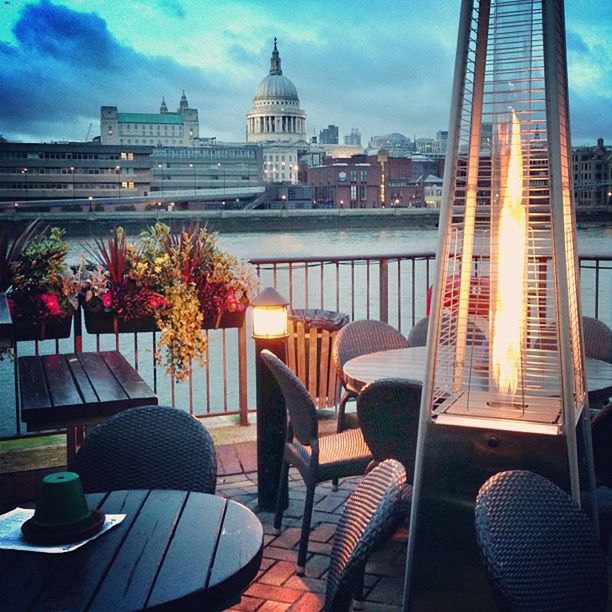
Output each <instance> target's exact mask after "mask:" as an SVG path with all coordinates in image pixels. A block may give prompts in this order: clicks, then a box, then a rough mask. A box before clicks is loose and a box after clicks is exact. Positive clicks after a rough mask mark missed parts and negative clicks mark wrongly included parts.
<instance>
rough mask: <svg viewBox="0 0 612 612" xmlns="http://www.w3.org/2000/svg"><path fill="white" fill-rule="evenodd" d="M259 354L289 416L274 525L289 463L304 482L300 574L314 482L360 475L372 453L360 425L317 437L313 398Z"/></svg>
mask: <svg viewBox="0 0 612 612" xmlns="http://www.w3.org/2000/svg"><path fill="white" fill-rule="evenodd" d="M261 358H262V360H263V362H264V363H265V364H266V366H267V367H268V368H269V369H270V371H271V372H272V374H273V375H274V378H275V379H276V381H277V382H278V385H279V387H280V389H281V391H282V394H283V397H284V399H285V406H286V408H287V413H288V416H289V422H288V425H287V436H286V441H285V447H284V454H283V465H282V469H281V477H280V484H279V487H278V498H277V503H276V513H275V516H274V527H275V529H277V530H279V529H280V527H281V523H282V520H283V506H284V503H283V502H284V500H285V498H286V494H287V491H286V487H287V474H288V471H289V466H290V465H293V466H295V467H296V468H297V470H298V472H299V473H300V475H301V477H302V478H303V480H304V483H305V484H306V501H305V505H304V516H303V519H302V533H301V538H300V548H299V551H298V559H297V574H298V576H301V575H303V573H304V565H305V564H306V556H307V554H308V539H309V536H310V523H311V520H312V507H313V503H314V492H315V486H316V484H317V483H318V482H322V481H325V480H332V479H334V478H343V477H346V476H360V475H362V474H363V473H364V472H365V470H366V468H367V466H368V464H369V463H370V461H371V460H372V455H371V454H370V451H369V449H368V446H367V444H366V443H365V440H364V439H363V434H362V433H361V430H360V429H349V430H347V431H343V432H342V433H336V434H332V435H329V436H321V438H319V437H318V420H317V413H316V408H315V405H314V402H313V400H312V398H311V397H310V395H309V394H308V390H307V389H306V387H304V385H303V384H302V382H301V381H300V379H299V378H298V377H297V376H296V375H295V374H294V373H293V372H292V371H291V370H290V369H289V368H288V367H287V366H286V365H285V364H284V363H283V362H282V361H281V360H280V359H279V358H278V357H276V355H274V354H272V353H271V352H270V351H267V350H263V351H262V352H261Z"/></svg>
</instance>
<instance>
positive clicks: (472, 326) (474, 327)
mask: <svg viewBox="0 0 612 612" xmlns="http://www.w3.org/2000/svg"><path fill="white" fill-rule="evenodd" d="M450 325H457V318H456V317H454V318H451V317H443V318H442V329H443V332H442V333H443V334H446V333H451V334H452V333H453V332H452V331H451V330H450V329H449V326H450ZM428 327H429V317H424V318H422V319H421V320H420V321H417V322H416V323H415V325H414V327H413V328H412V329H411V330H410V332H409V333H408V344H409V345H410V346H426V345H427V329H428ZM485 329H486V322H485V321H484V319H483V318H482V317H477V316H474V315H472V316H471V317H470V318H469V319H468V325H467V338H466V342H467V343H468V345H480V344H483V343H485V342H486V338H487V334H486V332H485V331H484V330H485ZM444 330H446V331H444Z"/></svg>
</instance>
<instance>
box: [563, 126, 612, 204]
mask: <svg viewBox="0 0 612 612" xmlns="http://www.w3.org/2000/svg"><path fill="white" fill-rule="evenodd" d="M572 168H573V171H574V199H575V202H576V205H577V206H612V147H609V146H605V145H604V139H603V138H598V139H597V145H596V146H594V147H575V148H574V149H573V151H572Z"/></svg>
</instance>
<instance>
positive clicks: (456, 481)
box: [410, 423, 581, 612]
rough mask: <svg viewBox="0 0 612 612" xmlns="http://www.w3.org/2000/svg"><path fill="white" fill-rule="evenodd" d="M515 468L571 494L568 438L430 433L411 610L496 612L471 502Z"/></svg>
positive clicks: (434, 427) (443, 429)
mask: <svg viewBox="0 0 612 612" xmlns="http://www.w3.org/2000/svg"><path fill="white" fill-rule="evenodd" d="M580 438H581V436H579V439H580ZM512 469H521V470H530V471H532V472H537V473H538V474H541V475H543V476H545V477H546V478H549V479H550V480H552V481H553V482H555V483H556V484H557V485H559V486H560V487H562V488H563V489H564V490H566V491H569V471H568V460H567V447H566V439H565V437H564V436H562V435H557V436H555V435H538V434H533V433H526V432H516V431H504V430H495V429H482V428H473V427H465V426H463V427H456V426H453V425H440V424H437V423H432V424H431V425H430V426H429V427H428V432H427V444H426V445H425V452H424V457H423V465H422V480H421V494H420V504H419V508H418V517H419V518H418V521H417V529H416V533H414V535H413V534H411V537H415V538H416V539H415V550H414V558H413V564H412V582H411V590H410V593H411V607H410V609H411V610H412V611H420V610H423V611H430V610H470V611H471V612H476V611H478V610H495V609H496V605H495V603H494V601H493V595H492V592H491V589H490V587H489V584H488V582H487V578H486V575H485V572H484V568H483V566H482V563H481V561H480V557H479V552H478V548H477V544H476V536H475V531H474V502H475V499H476V495H477V493H478V490H479V489H480V487H481V485H482V484H483V483H484V482H485V481H486V480H487V479H488V478H489V477H490V476H492V475H493V474H496V473H497V472H500V471H503V470H512Z"/></svg>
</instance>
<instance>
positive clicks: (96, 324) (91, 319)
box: [83, 306, 158, 334]
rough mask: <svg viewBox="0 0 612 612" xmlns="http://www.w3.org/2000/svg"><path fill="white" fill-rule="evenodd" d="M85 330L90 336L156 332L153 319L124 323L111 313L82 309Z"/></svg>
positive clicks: (85, 307)
mask: <svg viewBox="0 0 612 612" xmlns="http://www.w3.org/2000/svg"><path fill="white" fill-rule="evenodd" d="M83 312H84V313H85V329H86V330H87V332H88V333H90V334H130V333H131V334H134V333H137V332H154V331H158V329H157V325H156V323H155V319H154V318H153V317H142V318H140V319H130V320H129V321H124V320H122V319H120V318H119V317H117V316H116V315H115V314H113V313H112V312H105V311H95V310H91V309H89V308H87V306H84V307H83Z"/></svg>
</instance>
